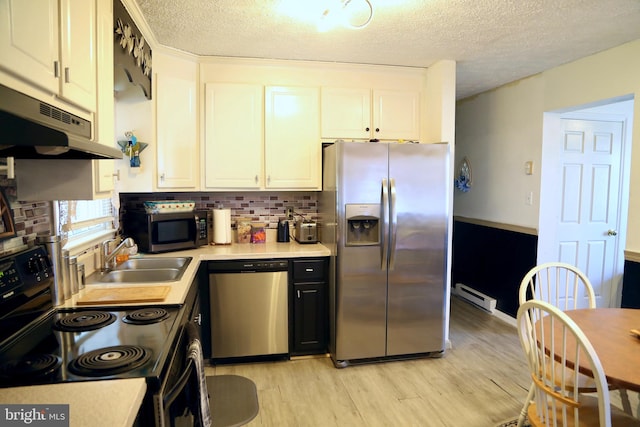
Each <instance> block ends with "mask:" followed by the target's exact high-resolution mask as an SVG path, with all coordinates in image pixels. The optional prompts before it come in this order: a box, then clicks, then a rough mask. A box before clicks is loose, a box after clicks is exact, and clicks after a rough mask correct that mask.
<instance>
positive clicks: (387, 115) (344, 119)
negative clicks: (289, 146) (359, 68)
mask: <svg viewBox="0 0 640 427" xmlns="http://www.w3.org/2000/svg"><path fill="white" fill-rule="evenodd" d="M322 138H324V139H339V138H342V139H385V140H396V139H406V140H418V139H420V93H419V92H418V91H410V90H378V89H374V90H371V89H362V88H334V87H324V88H322Z"/></svg>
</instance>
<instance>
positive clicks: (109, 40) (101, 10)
mask: <svg viewBox="0 0 640 427" xmlns="http://www.w3.org/2000/svg"><path fill="white" fill-rule="evenodd" d="M97 7H98V9H97V12H96V15H97V17H98V20H97V22H96V31H97V33H96V45H97V49H96V52H97V74H96V75H97V86H96V96H97V99H96V103H97V104H96V107H97V108H96V112H97V114H96V120H95V128H96V135H97V142H99V143H100V144H104V145H109V146H112V147H114V146H115V145H116V138H115V131H114V126H115V117H114V115H115V113H114V98H113V1H112V0H100V1H99V3H98V4H97ZM93 163H94V169H95V173H96V177H95V180H96V189H95V191H96V193H109V192H111V190H113V189H114V171H115V162H114V160H94V161H93Z"/></svg>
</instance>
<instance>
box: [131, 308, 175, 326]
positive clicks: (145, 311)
mask: <svg viewBox="0 0 640 427" xmlns="http://www.w3.org/2000/svg"><path fill="white" fill-rule="evenodd" d="M168 317H169V312H168V311H167V310H165V309H164V308H157V307H147V308H141V309H140V310H136V311H132V312H131V313H129V314H127V315H126V316H125V317H124V318H123V319H122V320H123V321H124V322H125V323H131V324H133V325H148V324H150V323H157V322H161V321H163V320H164V319H166V318H168Z"/></svg>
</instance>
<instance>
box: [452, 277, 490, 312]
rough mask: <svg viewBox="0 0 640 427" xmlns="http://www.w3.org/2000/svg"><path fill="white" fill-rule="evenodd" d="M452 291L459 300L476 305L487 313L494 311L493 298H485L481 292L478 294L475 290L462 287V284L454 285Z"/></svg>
mask: <svg viewBox="0 0 640 427" xmlns="http://www.w3.org/2000/svg"><path fill="white" fill-rule="evenodd" d="M453 291H454V293H455V294H456V295H457V296H459V297H460V298H462V299H465V300H467V301H469V302H471V303H473V304H475V305H477V306H478V307H480V308H482V309H483V310H486V311H488V312H489V313H493V312H494V310H495V309H496V300H495V298H491V297H490V296H487V295H485V294H483V293H482V292H478V291H476V290H475V289H472V288H470V287H468V286H466V285H463V284H462V283H456V285H455V286H454V288H453Z"/></svg>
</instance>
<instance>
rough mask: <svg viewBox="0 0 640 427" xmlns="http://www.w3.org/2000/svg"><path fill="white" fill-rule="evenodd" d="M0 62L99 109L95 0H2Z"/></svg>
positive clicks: (54, 92)
mask: <svg viewBox="0 0 640 427" xmlns="http://www.w3.org/2000/svg"><path fill="white" fill-rule="evenodd" d="M0 59H1V60H0V67H2V68H3V69H4V70H5V71H7V72H8V73H10V74H12V75H14V76H16V77H18V78H20V79H22V80H25V81H26V82H28V83H29V84H31V85H32V86H34V87H37V88H39V89H41V90H43V91H44V92H46V93H49V94H51V95H54V96H57V97H59V98H61V99H63V100H65V101H66V102H69V103H70V104H73V105H75V106H77V107H80V108H82V109H84V110H86V111H88V112H94V111H95V110H96V1H95V0H30V1H25V0H0Z"/></svg>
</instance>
